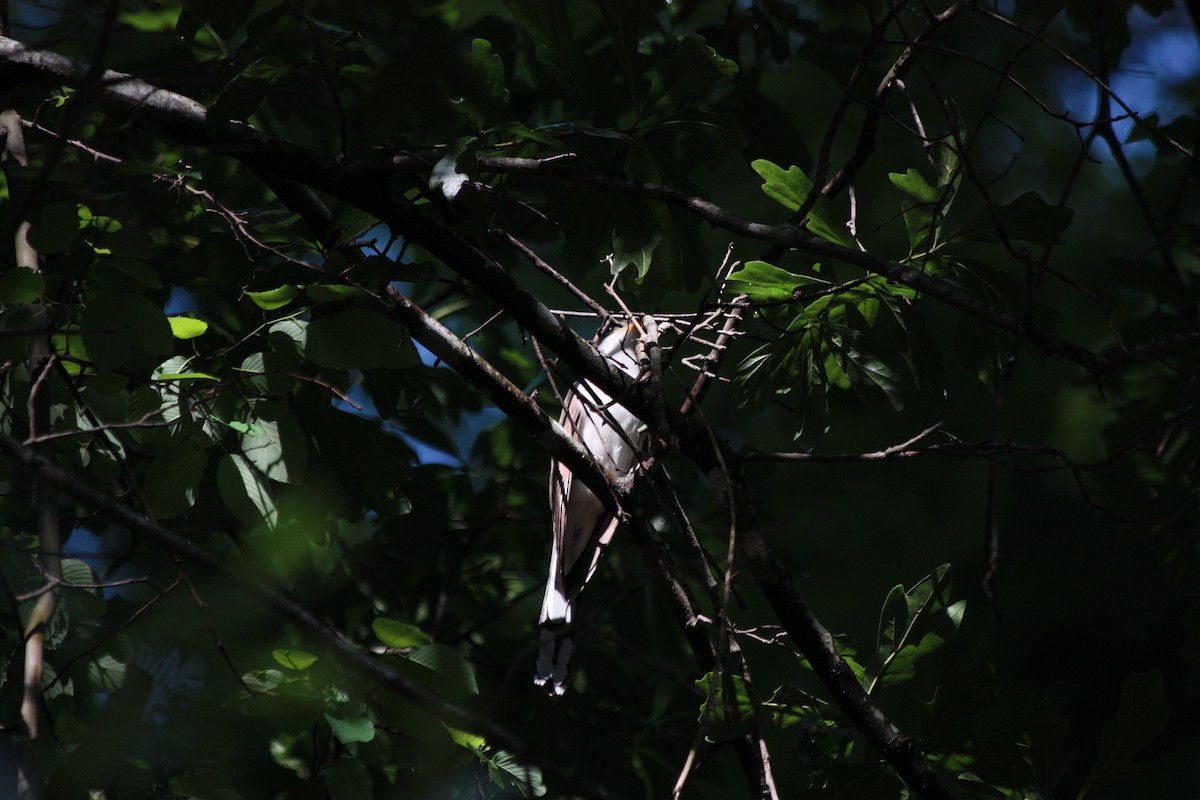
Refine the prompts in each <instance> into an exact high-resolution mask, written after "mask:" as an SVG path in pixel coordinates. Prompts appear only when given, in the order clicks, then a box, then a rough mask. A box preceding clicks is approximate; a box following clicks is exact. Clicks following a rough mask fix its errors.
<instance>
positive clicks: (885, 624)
mask: <svg viewBox="0 0 1200 800" xmlns="http://www.w3.org/2000/svg"><path fill="white" fill-rule="evenodd" d="M949 593H950V565H949V564H943V565H942V566H940V567H938V568H937V570H935V571H934V573H933V574H932V575H929V576H926V577H925V578H923V579H922V580H921V581H920V582H919V583H917V585H916V586H914V587H913V588H912V589H908V590H905V588H904V586H903V585H898V586H896V587H895V588H894V589H892V591H891V593H890V594H889V595H888V597H887V600H885V601H884V603H883V610H882V612H881V613H880V615H879V645H878V647H877V649H876V657H877V658H878V659H879V662H880V664H879V668H878V671H877V672H876V674H875V677H874V678H873V679H872V681H871V683H870V685H869V686H868V692H871V691H874V689H875V688H876V687H877V686H880V685H882V686H889V685H892V684H896V683H901V682H903V681H907V680H910V679H912V678H913V677H914V676H915V675H916V667H915V662H916V660H917V659H918V658H920V657H921V656H924V655H928V654H929V653H931V652H933V651H934V650H937V649H938V648H939V647H941V646H942V644H944V643H945V641H946V639H947V638H948V637H949V636H950V635H951V634H952V633H953V632H954V631H955V630H957V629H958V626H959V624H960V623H961V622H962V617H963V613H964V611H965V610H966V601H965V600H964V601H959V602H957V603H951V602H950V601H949Z"/></svg>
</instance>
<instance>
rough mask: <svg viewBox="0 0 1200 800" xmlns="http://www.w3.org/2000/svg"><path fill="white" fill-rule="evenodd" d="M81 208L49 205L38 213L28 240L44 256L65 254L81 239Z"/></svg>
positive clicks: (57, 204)
mask: <svg viewBox="0 0 1200 800" xmlns="http://www.w3.org/2000/svg"><path fill="white" fill-rule="evenodd" d="M79 234H80V224H79V208H78V206H77V205H76V204H75V203H67V202H58V203H48V204H46V205H45V206H43V207H42V210H41V211H39V212H38V215H37V219H35V220H34V222H33V226H32V227H31V228H30V229H29V233H28V235H27V236H26V238H27V239H28V241H29V244H30V245H32V246H33V247H34V249H36V250H37V251H38V252H39V253H41V254H42V255H55V254H57V253H65V252H66V251H67V250H70V249H71V246H72V245H74V244H75V242H76V241H77V240H78V239H79Z"/></svg>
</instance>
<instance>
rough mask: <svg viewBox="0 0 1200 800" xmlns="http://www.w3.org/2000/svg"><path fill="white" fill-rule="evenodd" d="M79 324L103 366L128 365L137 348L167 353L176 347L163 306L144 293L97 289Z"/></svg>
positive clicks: (98, 362) (87, 343)
mask: <svg viewBox="0 0 1200 800" xmlns="http://www.w3.org/2000/svg"><path fill="white" fill-rule="evenodd" d="M80 325H81V327H82V329H83V331H82V332H83V342H84V345H85V346H86V347H87V351H88V353H89V355H90V356H91V359H92V360H93V361H94V362H96V366H97V367H98V368H100V369H101V370H105V371H107V370H115V369H119V368H121V367H124V366H126V362H127V360H128V359H129V357H130V355H131V354H132V353H133V351H134V350H141V351H145V352H147V353H151V354H154V355H160V356H165V355H169V354H170V353H171V351H172V350H173V349H174V344H173V342H174V340H173V338H172V337H171V326H170V325H168V324H167V318H166V316H165V315H164V314H163V311H162V309H161V308H159V307H158V306H156V305H155V304H154V303H152V302H150V301H149V300H147V299H146V298H145V297H142V296H141V295H136V294H130V293H125V292H113V291H99V292H95V293H93V294H92V295H90V296H89V297H88V298H87V300H86V301H85V305H84V309H83V317H82V319H81V320H80Z"/></svg>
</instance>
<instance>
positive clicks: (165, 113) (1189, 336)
mask: <svg viewBox="0 0 1200 800" xmlns="http://www.w3.org/2000/svg"><path fill="white" fill-rule="evenodd" d="M86 72H87V68H86V67H85V66H83V65H82V64H79V63H78V62H75V61H73V60H71V59H68V58H65V57H63V56H59V55H57V54H53V53H46V52H43V51H38V50H31V49H29V48H26V47H25V46H24V45H22V44H21V43H19V42H16V41H14V40H12V39H6V38H3V37H0V82H5V81H10V82H21V81H41V82H54V83H59V82H66V83H75V82H79V81H80V80H82V78H83V76H84V75H86ZM99 85H100V86H101V87H102V88H101V89H99V90H97V91H96V92H95V93H94V94H95V97H94V99H95V100H96V102H98V103H100V104H102V105H105V106H107V107H110V108H113V109H114V110H116V111H119V112H120V113H123V114H133V115H135V116H136V118H137V121H138V122H139V123H140V125H141V126H142V127H144V128H148V129H151V130H154V131H157V132H158V133H160V134H161V135H164V136H168V137H171V138H174V139H179V140H182V141H185V142H190V143H192V144H195V145H198V146H202V147H206V148H208V149H209V150H211V151H213V152H216V153H222V154H225V155H228V156H231V157H233V158H236V159H237V160H239V161H241V162H242V163H244V164H246V165H247V166H249V167H251V168H252V169H255V170H268V171H271V172H274V173H275V174H276V175H281V176H287V177H288V179H289V180H292V181H296V182H299V183H303V184H307V185H308V186H310V187H312V188H314V189H319V190H321V191H324V192H328V193H329V194H331V195H333V196H335V197H337V198H339V199H341V200H345V201H346V202H349V203H351V204H353V205H355V206H357V207H358V208H361V209H363V210H365V211H368V212H369V213H372V214H375V215H376V216H378V217H379V218H380V219H382V220H384V221H386V222H388V223H389V224H391V225H393V228H394V229H395V230H397V232H400V233H402V234H403V235H405V236H406V237H407V238H409V239H411V240H412V241H414V242H416V243H418V244H421V245H422V246H425V243H424V242H423V241H422V240H423V239H430V240H436V244H438V245H440V246H444V247H447V248H448V247H450V245H449V244H446V234H447V233H448V231H446V230H445V229H444V228H443V229H441V230H428V231H426V230H424V228H427V227H430V226H436V223H433V221H432V220H430V219H428V218H427V217H425V216H424V215H421V214H419V213H418V212H416V211H415V210H414V209H413V208H412V207H411V206H407V205H403V204H402V202H403V201H399V200H398V198H396V197H393V196H392V195H391V194H390V193H389V192H388V189H387V179H388V177H389V176H392V175H394V174H395V173H396V172H397V171H399V172H407V173H414V174H423V173H425V172H428V171H429V169H430V166H429V165H430V163H432V162H431V161H430V160H429V159H428V158H423V157H418V156H413V155H397V156H395V157H393V158H391V159H385V158H377V159H357V160H356V159H345V160H339V159H336V158H333V157H330V156H325V155H321V154H318V153H314V152H313V151H311V150H307V149H305V148H303V147H300V146H298V145H296V144H293V143H290V142H284V141H281V140H277V139H273V138H272V137H270V136H267V135H265V134H262V133H260V132H258V131H257V130H255V129H254V128H252V127H250V126H249V125H246V124H245V123H241V122H229V123H227V124H226V125H225V127H224V129H223V130H222V131H220V133H219V135H215V136H214V135H212V134H210V133H209V131H208V129H207V127H206V124H205V118H206V114H207V109H205V107H204V106H203V105H201V104H200V103H198V102H196V101H195V100H192V99H191V98H188V97H184V96H182V95H179V94H175V93H173V92H168V91H166V90H163V89H159V88H157V87H155V86H152V85H151V84H148V83H146V82H145V81H141V80H138V79H136V78H132V77H130V76H128V75H123V74H121V73H117V72H113V71H107V72H105V73H104V75H103V76H102V78H101V80H100V83H99ZM72 102H80V100H73V101H72ZM478 168H479V170H480V171H482V172H496V173H507V174H529V175H542V176H545V177H549V178H554V179H556V180H564V181H569V182H572V183H577V184H581V185H589V186H595V187H597V188H601V189H608V190H611V191H616V192H622V193H629V194H636V195H638V196H640V197H646V198H649V199H652V200H658V201H660V202H663V203H666V204H668V205H672V206H675V207H677V208H681V209H683V210H685V211H688V212H690V213H692V214H695V215H697V216H699V217H700V218H702V219H704V220H706V221H707V222H709V223H710V224H712V225H714V226H716V227H719V228H723V229H725V230H728V231H731V232H733V233H736V234H738V235H740V236H745V237H747V238H751V239H756V240H760V241H765V242H772V243H776V244H779V245H782V246H785V247H794V248H797V249H800V250H803V251H805V252H808V253H811V254H813V255H817V256H821V257H824V258H829V259H836V260H839V261H842V262H845V263H847V264H851V265H853V266H856V267H859V268H861V269H863V270H866V271H867V272H871V273H875V274H878V275H882V276H884V277H886V278H888V279H889V280H891V281H893V282H895V283H898V284H902V285H905V286H910V287H912V288H913V289H916V290H917V291H919V292H921V293H922V294H925V295H927V296H929V297H932V298H934V299H936V300H938V301H940V302H942V303H945V304H947V305H949V306H952V307H954V308H957V309H959V310H960V311H964V312H966V313H968V314H970V315H972V316H974V317H977V318H978V319H981V320H983V321H984V322H987V323H988V324H990V325H992V326H994V327H996V328H998V329H1000V330H1002V331H1004V332H1006V333H1008V334H1010V335H1012V336H1014V337H1015V338H1017V339H1019V340H1021V341H1024V342H1026V343H1028V344H1030V345H1032V346H1033V347H1035V348H1036V349H1038V350H1040V351H1042V352H1044V353H1046V354H1047V355H1052V356H1055V357H1057V358H1061V359H1063V360H1066V361H1070V362H1074V363H1076V364H1078V365H1080V366H1082V367H1084V368H1085V369H1086V370H1088V371H1089V372H1090V373H1092V374H1093V375H1100V374H1104V373H1107V372H1111V371H1113V370H1116V369H1120V368H1122V367H1125V366H1128V365H1130V364H1134V363H1137V362H1141V361H1148V360H1156V359H1161V358H1165V357H1168V356H1171V355H1173V354H1175V353H1179V352H1182V351H1184V350H1189V349H1192V348H1195V347H1198V346H1200V331H1194V332H1187V333H1180V334H1175V335H1171V336H1165V337H1161V338H1157V339H1152V340H1149V341H1146V342H1143V343H1142V344H1139V345H1134V346H1131V347H1121V349H1119V350H1117V351H1116V352H1114V353H1112V354H1108V355H1099V354H1097V353H1094V352H1092V351H1091V350H1088V349H1087V348H1084V347H1082V346H1080V345H1078V344H1075V343H1074V342H1071V341H1069V340H1066V339H1063V338H1062V337H1060V336H1057V335H1056V334H1054V333H1051V332H1050V331H1048V330H1046V329H1045V328H1043V327H1042V326H1040V325H1038V324H1037V323H1035V322H1033V321H1032V320H1030V319H1028V318H1027V317H1026V316H1025V315H1021V314H1016V313H1013V312H1011V311H1006V310H1002V309H999V308H996V307H994V306H990V305H988V304H987V303H984V302H982V301H980V300H977V299H976V298H974V297H972V296H971V295H969V294H967V293H965V292H963V291H961V290H959V289H958V288H957V287H955V286H954V285H952V284H950V283H948V282H946V281H942V280H938V279H937V278H934V277H932V276H930V275H926V274H924V273H922V272H920V271H918V270H916V269H913V268H912V267H909V266H905V265H903V264H898V263H896V262H893V261H888V260H887V259H884V258H880V257H878V256H874V255H871V254H870V253H865V252H862V251H859V250H857V249H852V248H848V247H845V246H843V245H839V244H835V243H833V242H828V241H826V240H824V239H821V238H819V237H817V236H814V235H813V234H811V233H809V232H808V231H806V230H804V229H802V228H799V227H797V226H795V225H786V224H785V225H767V224H763V223H758V222H752V221H749V220H746V219H743V218H742V217H739V216H738V215H736V214H733V213H731V212H729V211H726V210H725V209H724V208H721V207H720V206H718V205H716V204H715V203H712V202H710V201H708V200H705V199H703V198H700V197H696V196H694V195H689V194H687V193H686V192H681V191H679V190H677V189H674V188H671V187H668V186H661V185H658V184H653V183H646V182H642V181H635V180H630V179H628V178H625V177H623V176H618V175H611V174H605V173H597V172H592V171H589V170H586V169H583V168H580V167H576V166H572V165H571V164H570V163H567V160H564V159H562V158H561V157H560V158H556V159H554V160H537V159H525V158H507V157H497V156H480V157H479V158H478ZM450 236H451V237H452V238H456V237H453V234H450ZM454 249H455V250H456V251H457V254H456V255H459V256H466V257H468V258H469V260H479V259H482V260H483V261H485V262H487V263H489V264H490V266H491V267H493V268H494V269H495V270H496V271H499V272H503V270H501V269H500V267H499V266H498V265H495V264H492V263H491V262H490V259H488V258H487V257H486V256H485V255H484V254H483V253H481V252H479V251H478V250H476V249H475V248H473V247H471V246H469V245H465V244H462V243H459V244H458V245H456V246H454ZM467 250H470V251H473V253H467V252H466V251H467ZM467 277H469V278H470V279H471V280H472V281H475V278H474V277H471V276H467ZM504 277H507V276H504ZM476 282H477V281H476ZM488 284H491V285H487V284H479V283H478V282H477V285H479V286H480V288H482V289H484V290H485V291H492V290H493V289H494V288H495V284H494V283H492V282H491V281H488ZM530 299H531V300H532V298H530ZM524 305H525V308H524V309H522V312H523V313H522V314H514V315H515V316H517V318H518V319H521V317H522V316H523V315H532V316H538V317H542V322H544V323H546V324H547V325H549V324H550V317H547V316H543V315H544V314H548V310H547V309H546V308H545V307H544V306H542V305H541V304H540V303H537V302H536V301H533V303H524ZM556 326H557V327H559V333H558V334H556V335H555V336H554V338H555V340H556V341H557V344H558V345H561V346H563V347H568V348H570V349H571V350H573V351H575V352H576V354H577V356H578V353H579V352H580V351H581V349H582V346H583V345H585V343H583V342H582V340H579V339H578V337H576V336H574V334H573V333H571V332H570V329H569V328H567V327H566V326H565V325H556ZM539 327H541V325H540V324H539ZM571 339H574V340H575V341H574V343H572V342H571V341H570V340H571ZM547 344H548V345H549V346H551V348H552V349H555V350H556V351H557V350H558V347H556V345H555V343H554V342H549V341H548V342H547ZM560 355H561V353H560ZM578 357H579V358H583V356H578ZM590 367H591V368H599V369H601V370H603V371H608V367H607V365H606V364H605V362H603V360H602V359H599V358H598V357H597V358H596V359H594V360H592V363H591V364H590ZM612 377H614V378H617V379H618V380H619V377H618V376H616V375H613V376H612Z"/></svg>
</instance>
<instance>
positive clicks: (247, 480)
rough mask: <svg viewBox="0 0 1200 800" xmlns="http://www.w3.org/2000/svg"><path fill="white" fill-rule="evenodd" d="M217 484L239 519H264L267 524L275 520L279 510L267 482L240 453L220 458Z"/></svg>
mask: <svg viewBox="0 0 1200 800" xmlns="http://www.w3.org/2000/svg"><path fill="white" fill-rule="evenodd" d="M217 488H218V489H220V491H221V497H222V498H223V499H224V500H225V505H226V506H228V507H229V510H230V511H232V512H233V513H234V514H236V515H237V516H239V517H241V518H242V519H244V520H249V521H262V522H265V523H266V525H267V527H268V528H274V527H275V525H276V524H277V523H278V521H279V512H278V510H277V509H276V508H275V501H274V500H273V499H272V497H271V492H270V490H269V489H268V488H267V484H266V482H265V481H264V480H263V478H262V476H261V475H260V474H259V472H258V470H256V469H255V468H254V467H253V466H252V465H251V464H250V462H249V461H248V460H247V459H246V457H245V456H243V455H242V454H240V453H231V454H229V455H226V456H225V457H223V458H222V459H221V463H220V464H219V465H218V467H217Z"/></svg>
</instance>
